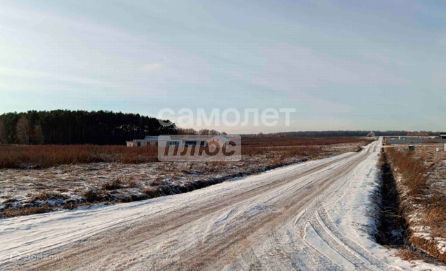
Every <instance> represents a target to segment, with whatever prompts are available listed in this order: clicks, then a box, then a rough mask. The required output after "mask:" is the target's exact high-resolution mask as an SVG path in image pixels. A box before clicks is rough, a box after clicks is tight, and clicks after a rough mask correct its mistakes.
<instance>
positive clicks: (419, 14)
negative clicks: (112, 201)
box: [0, 0, 446, 132]
mask: <svg viewBox="0 0 446 271" xmlns="http://www.w3.org/2000/svg"><path fill="white" fill-rule="evenodd" d="M445 73H446V2H445V1H440V0H439V1H411V0H383V1H381V0H375V1H347V0H344V1H333V0H331V1H328V0H327V1H318V0H316V1H298V0H295V1H273V0H271V1H262V0H259V1H246V0H245V1H233V0H226V1H79V0H76V1H71V0H64V1H7V0H4V1H2V8H1V9H0V112H9V111H26V110H30V109H36V110H50V109H59V108H65V109H85V110H113V111H122V112H135V113H141V114H147V115H154V116H156V115H157V113H158V112H159V110H161V109H163V108H172V109H174V110H178V109H180V108H185V107H187V108H192V109H194V108H205V109H209V110H211V109H212V108H221V109H225V108H237V109H240V110H243V109H244V108H259V109H262V108H269V107H273V108H290V107H292V108H296V113H295V114H293V115H292V121H291V125H290V126H286V127H285V126H280V125H279V126H277V127H254V126H253V127H249V126H248V127H239V128H237V127H213V128H217V129H220V130H229V132H259V131H264V132H274V131H286V130H288V131H291V130H334V129H365V130H371V129H381V130H386V129H410V130H421V129H426V130H445V119H446V110H445V104H446V76H445V75H446V74H445ZM180 125H181V124H180Z"/></svg>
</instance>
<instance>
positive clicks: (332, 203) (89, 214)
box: [0, 141, 445, 270]
mask: <svg viewBox="0 0 446 271" xmlns="http://www.w3.org/2000/svg"><path fill="white" fill-rule="evenodd" d="M380 144H381V141H379V142H374V143H372V144H370V145H368V146H367V147H366V148H365V149H364V150H363V151H362V152H360V153H346V154H342V155H338V156H334V157H330V158H326V159H322V160H315V161H309V162H306V163H301V164H296V165H291V166H286V167H282V168H278V169H274V170H271V171H268V172H265V173H262V174H258V175H253V176H249V177H246V178H243V179H241V180H236V181H233V182H225V183H221V184H217V185H214V186H210V187H207V188H204V189H200V190H195V191H193V192H190V193H185V194H179V195H173V196H167V197H160V198H156V199H151V200H146V201H139V202H133V203H124V204H118V205H113V206H106V207H96V208H87V209H80V210H73V211H67V210H64V211H58V212H53V213H46V214H38V215H31V216H23V217H15V218H9V219H2V220H0V244H2V246H0V269H2V270H9V269H24V270H28V269H35V270H67V269H68V270H197V269H205V270H221V269H224V270H445V267H441V266H433V265H429V264H426V263H422V262H415V263H409V262H405V261H403V260H400V259H399V258H397V257H396V256H392V255H393V254H394V253H395V252H394V251H392V250H388V249H386V248H383V247H381V246H379V245H378V244H377V243H376V242H374V240H373V238H372V237H371V236H372V235H373V234H374V233H375V231H376V225H375V218H376V216H377V208H376V206H374V203H373V200H372V196H373V194H374V192H375V191H376V189H377V187H378V185H379V181H378V174H377V173H378V170H377V167H376V163H377V161H378V156H379V152H380Z"/></svg>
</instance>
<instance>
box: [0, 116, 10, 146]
mask: <svg viewBox="0 0 446 271" xmlns="http://www.w3.org/2000/svg"><path fill="white" fill-rule="evenodd" d="M6 143H8V138H7V136H6V128H5V123H4V122H3V120H2V119H0V144H6Z"/></svg>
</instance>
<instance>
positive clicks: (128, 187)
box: [0, 143, 359, 217]
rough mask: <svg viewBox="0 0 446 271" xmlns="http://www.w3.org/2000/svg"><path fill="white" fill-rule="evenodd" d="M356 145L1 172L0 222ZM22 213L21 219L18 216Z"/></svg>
mask: <svg viewBox="0 0 446 271" xmlns="http://www.w3.org/2000/svg"><path fill="white" fill-rule="evenodd" d="M358 145H359V143H348V144H335V145H329V146H316V145H313V146H311V148H314V151H313V152H311V155H302V156H289V155H288V156H286V157H284V152H280V151H274V149H272V150H269V149H268V150H267V151H265V153H264V154H256V155H245V156H243V159H242V161H239V162H225V163H218V162H214V163H199V162H181V163H180V162H175V163H172V162H156V163H144V164H121V163H91V164H78V165H61V166H56V167H51V168H46V169H0V217H1V215H2V213H4V214H6V212H7V211H11V210H17V209H18V208H23V209H24V210H25V211H26V210H27V208H46V209H43V210H48V209H49V208H51V209H57V208H61V207H66V208H67V207H68V208H72V207H75V206H78V205H83V204H91V203H101V202H129V201H134V200H141V199H147V198H152V197H156V196H158V195H170V194H176V193H179V192H185V191H190V190H194V189H195V188H200V187H204V186H207V185H209V184H213V183H218V182H221V181H223V180H227V179H230V178H234V177H240V176H244V175H248V174H253V173H258V172H262V171H265V170H266V169H269V168H274V167H277V166H282V165H288V164H292V163H297V162H301V161H306V160H310V159H317V158H323V157H328V156H332V155H336V154H340V153H345V152H349V151H353V150H356V149H357V148H358ZM5 211H6V212H5ZM9 213H11V212H9ZM22 213H24V214H26V212H17V214H18V215H20V214H22ZM12 215H16V213H12ZM9 216H11V215H9Z"/></svg>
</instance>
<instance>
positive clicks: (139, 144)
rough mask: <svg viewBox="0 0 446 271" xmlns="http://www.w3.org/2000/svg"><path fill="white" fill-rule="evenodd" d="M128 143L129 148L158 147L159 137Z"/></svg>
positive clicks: (149, 137) (148, 137)
mask: <svg viewBox="0 0 446 271" xmlns="http://www.w3.org/2000/svg"><path fill="white" fill-rule="evenodd" d="M126 143H127V147H145V146H157V145H158V136H146V137H145V138H144V139H134V140H131V141H127V142H126Z"/></svg>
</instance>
